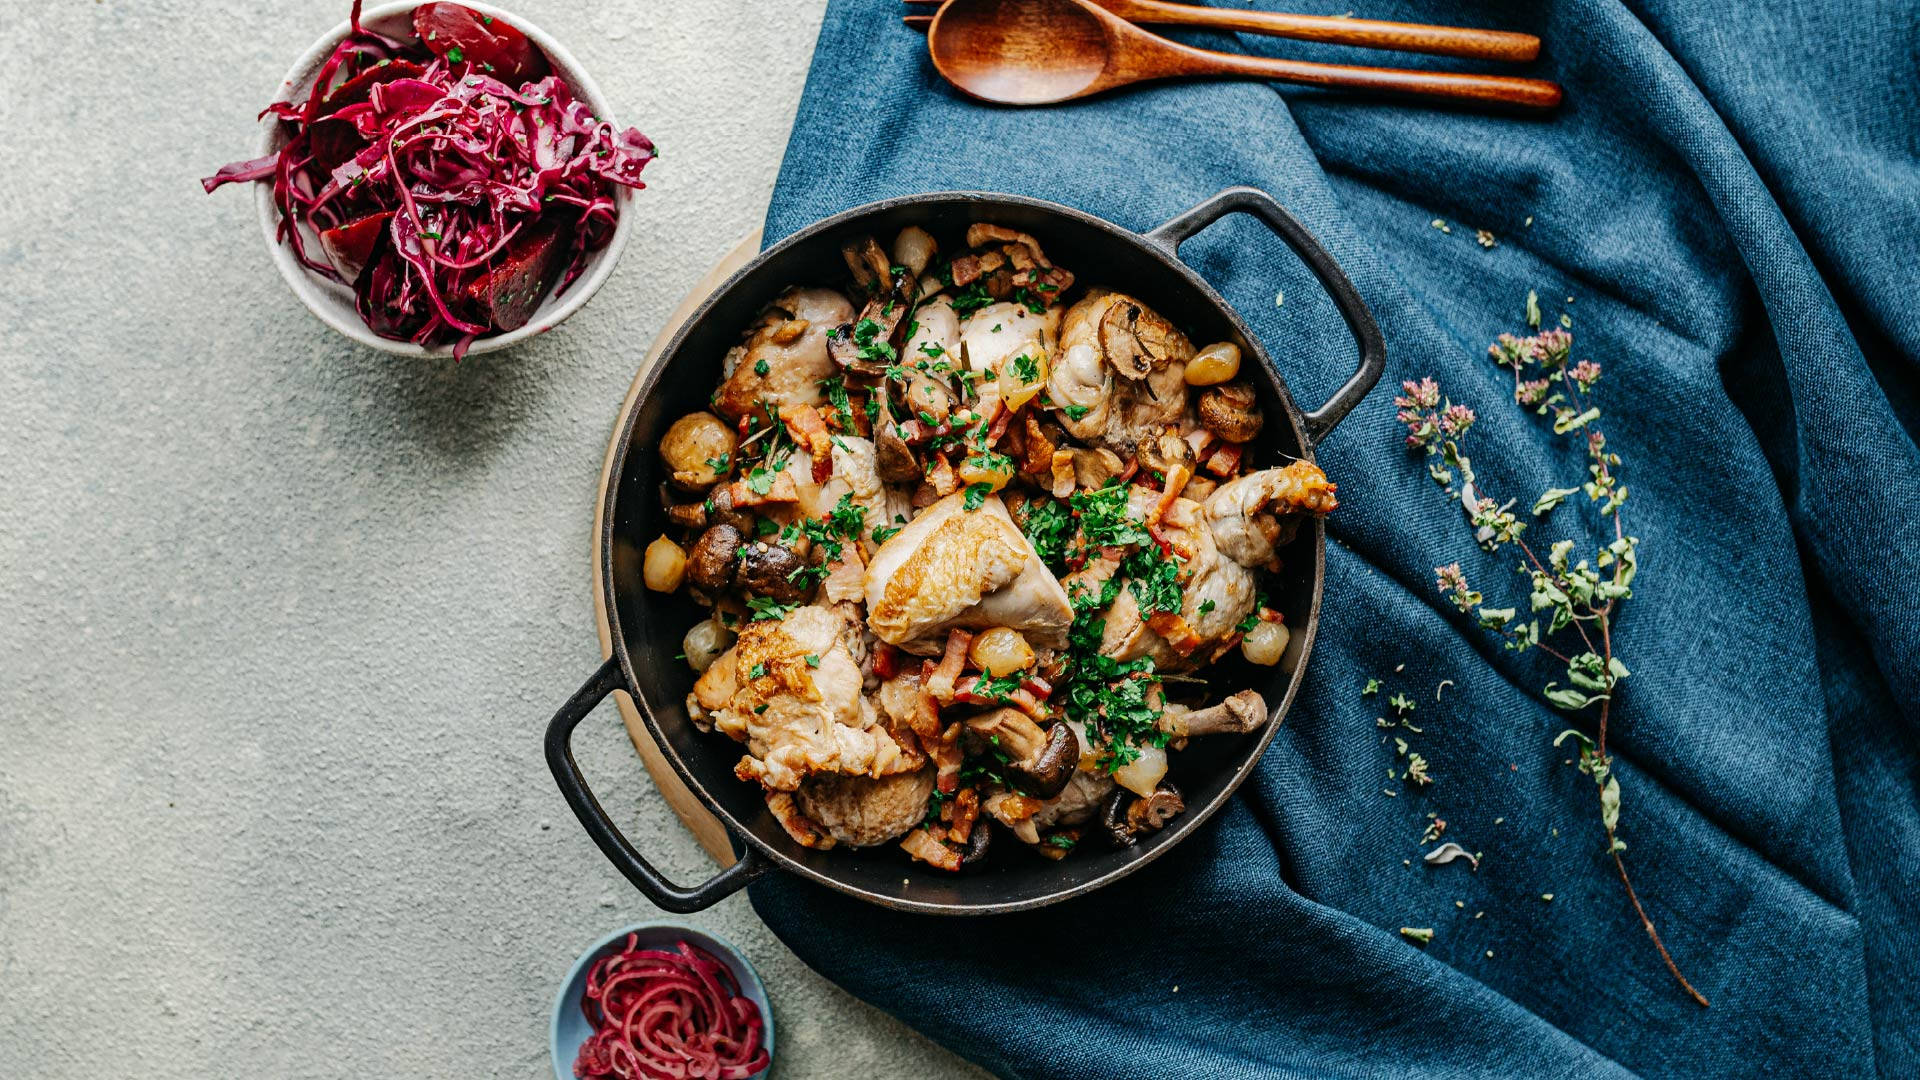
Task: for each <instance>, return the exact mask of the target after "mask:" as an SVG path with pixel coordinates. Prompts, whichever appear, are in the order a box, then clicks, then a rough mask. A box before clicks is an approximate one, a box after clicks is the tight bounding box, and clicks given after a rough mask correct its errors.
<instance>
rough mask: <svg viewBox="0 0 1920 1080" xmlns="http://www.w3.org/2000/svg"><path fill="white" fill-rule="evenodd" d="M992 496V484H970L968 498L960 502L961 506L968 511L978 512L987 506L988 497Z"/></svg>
mask: <svg viewBox="0 0 1920 1080" xmlns="http://www.w3.org/2000/svg"><path fill="white" fill-rule="evenodd" d="M991 494H993V485H992V484H968V485H967V497H966V498H964V499H962V500H961V501H960V505H961V506H963V507H965V508H967V509H968V510H978V509H980V508H981V507H982V506H985V505H986V504H987V496H989V495H991Z"/></svg>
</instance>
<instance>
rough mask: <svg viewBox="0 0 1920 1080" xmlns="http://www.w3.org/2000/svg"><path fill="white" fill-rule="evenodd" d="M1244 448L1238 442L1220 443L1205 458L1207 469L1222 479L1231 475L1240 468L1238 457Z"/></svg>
mask: <svg viewBox="0 0 1920 1080" xmlns="http://www.w3.org/2000/svg"><path fill="white" fill-rule="evenodd" d="M1245 449H1246V448H1245V447H1243V446H1241V445H1240V444H1239V443H1230V442H1223V443H1221V444H1220V448H1219V449H1217V450H1215V451H1214V452H1213V454H1212V455H1211V456H1209V457H1208V458H1207V471H1208V472H1210V473H1212V474H1213V475H1215V476H1217V477H1219V478H1220V479H1222V480H1225V479H1226V478H1228V477H1230V476H1232V475H1233V474H1234V473H1236V472H1238V471H1239V470H1240V457H1241V455H1242V453H1244V451H1245Z"/></svg>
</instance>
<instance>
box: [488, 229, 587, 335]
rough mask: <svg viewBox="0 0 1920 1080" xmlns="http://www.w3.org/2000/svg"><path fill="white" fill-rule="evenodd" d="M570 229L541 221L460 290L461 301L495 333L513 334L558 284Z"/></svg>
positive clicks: (520, 236)
mask: <svg viewBox="0 0 1920 1080" xmlns="http://www.w3.org/2000/svg"><path fill="white" fill-rule="evenodd" d="M572 234H573V230H572V228H571V226H569V225H565V224H561V223H559V222H553V221H543V222H541V223H539V224H538V225H535V226H533V227H532V228H529V229H527V230H525V231H523V232H521V233H520V235H518V236H516V237H514V238H513V239H512V240H511V241H510V242H508V244H507V249H506V250H505V251H504V252H502V253H501V254H500V256H499V258H498V259H496V260H495V261H494V263H493V265H491V266H489V267H488V268H487V269H486V270H485V271H484V272H483V273H481V274H480V276H479V277H476V278H474V279H473V282H472V283H471V284H470V285H468V286H467V287H466V289H464V290H463V292H464V294H465V299H466V300H467V301H468V302H469V303H470V304H471V305H472V306H473V308H474V309H475V310H476V311H479V312H484V313H485V315H486V321H487V322H489V323H490V324H492V326H493V327H494V328H495V329H496V330H517V329H519V328H520V327H522V326H525V325H526V324H527V320H528V319H530V318H532V317H533V313H534V311H535V309H537V308H539V306H540V301H541V300H542V299H544V298H545V297H546V295H547V291H548V290H550V289H552V288H553V286H554V283H555V282H557V281H559V280H560V271H561V270H562V269H564V268H565V266H566V261H567V254H568V251H567V249H568V248H569V247H570V246H571V245H570V244H569V241H570V240H571V239H572Z"/></svg>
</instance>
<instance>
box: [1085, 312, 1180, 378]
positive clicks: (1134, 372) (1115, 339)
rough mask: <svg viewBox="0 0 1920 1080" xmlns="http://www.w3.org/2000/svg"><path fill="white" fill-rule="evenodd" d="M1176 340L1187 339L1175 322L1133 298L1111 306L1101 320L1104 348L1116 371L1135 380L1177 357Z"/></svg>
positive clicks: (1101, 348) (1101, 345)
mask: <svg viewBox="0 0 1920 1080" xmlns="http://www.w3.org/2000/svg"><path fill="white" fill-rule="evenodd" d="M1176 339H1178V340H1179V341H1182V342H1184V340H1185V339H1184V338H1181V337H1180V331H1179V330H1177V329H1175V328H1174V325H1173V324H1172V323H1170V322H1168V321H1167V320H1166V319H1165V318H1163V317H1161V315H1160V314H1159V313H1158V312H1156V311H1154V310H1153V309H1151V308H1149V307H1147V306H1145V305H1144V304H1138V303H1134V302H1133V301H1131V300H1124V301H1121V302H1119V303H1116V304H1114V305H1113V306H1112V307H1109V308H1108V309H1107V313H1106V314H1105V315H1104V316H1102V317H1101V319H1100V351H1101V352H1103V353H1105V354H1106V357H1107V363H1109V364H1111V365H1113V370H1115V371H1117V372H1119V373H1120V374H1121V376H1122V377H1124V378H1128V379H1132V380H1133V381H1135V382H1138V381H1140V380H1141V379H1144V378H1146V377H1147V376H1148V375H1150V374H1152V373H1153V370H1154V369H1155V368H1158V367H1160V366H1162V365H1164V364H1165V363H1167V361H1169V360H1172V359H1175V354H1176V349H1175V344H1176Z"/></svg>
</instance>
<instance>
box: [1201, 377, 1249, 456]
mask: <svg viewBox="0 0 1920 1080" xmlns="http://www.w3.org/2000/svg"><path fill="white" fill-rule="evenodd" d="M1196 407H1197V408H1198V410H1199V412H1200V423H1201V425H1202V426H1203V427H1205V428H1206V429H1207V430H1208V431H1211V432H1213V433H1214V434H1215V435H1218V436H1220V437H1221V438H1223V439H1225V440H1227V441H1228V442H1231V443H1243V442H1249V441H1251V440H1252V439H1253V437H1254V436H1256V435H1258V434H1260V428H1261V426H1262V425H1263V424H1265V423H1266V417H1265V416H1264V415H1262V414H1261V412H1260V401H1259V398H1258V397H1256V396H1255V395H1254V392H1253V385H1252V384H1251V383H1243V382H1232V383H1223V384H1222V385H1220V386H1209V387H1207V389H1206V390H1205V391H1204V392H1202V393H1201V395H1200V401H1199V403H1198V405H1197V406H1196Z"/></svg>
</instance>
